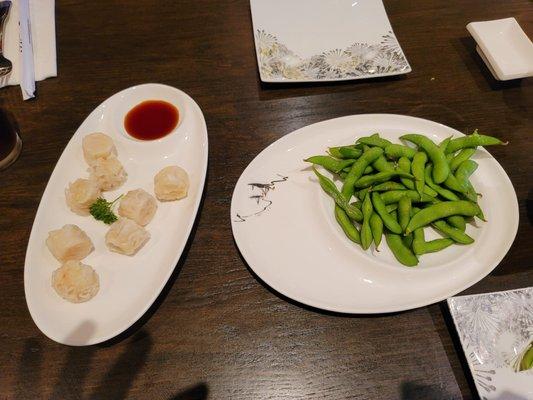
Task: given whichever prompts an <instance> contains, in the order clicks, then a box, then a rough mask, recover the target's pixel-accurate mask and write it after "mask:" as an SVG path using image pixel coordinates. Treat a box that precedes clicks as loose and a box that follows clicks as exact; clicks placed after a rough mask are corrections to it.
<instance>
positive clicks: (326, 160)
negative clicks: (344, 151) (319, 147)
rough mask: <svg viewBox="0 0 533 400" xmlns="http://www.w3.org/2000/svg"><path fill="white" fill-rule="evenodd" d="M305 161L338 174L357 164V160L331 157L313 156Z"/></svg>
mask: <svg viewBox="0 0 533 400" xmlns="http://www.w3.org/2000/svg"><path fill="white" fill-rule="evenodd" d="M304 161H305V162H309V163H312V164H315V165H320V166H322V167H324V168H326V169H327V170H328V171H331V172H334V173H336V174H338V173H339V172H341V171H342V170H343V169H344V168H345V167H348V166H350V165H352V164H353V163H354V162H355V160H338V159H336V158H333V157H331V156H313V157H309V158H306V159H305V160H304Z"/></svg>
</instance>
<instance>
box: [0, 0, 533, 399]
mask: <svg viewBox="0 0 533 400" xmlns="http://www.w3.org/2000/svg"><path fill="white" fill-rule="evenodd" d="M385 5H386V8H387V12H388V14H389V17H390V20H391V23H392V25H393V28H394V30H395V32H396V35H397V37H398V39H399V41H400V43H401V45H402V47H403V50H404V52H405V54H406V56H407V58H408V59H409V62H410V64H411V66H412V68H413V72H411V73H410V74H408V75H406V76H402V77H396V78H385V79H372V80H366V81H359V82H346V83H338V84H317V85H307V84H306V85H280V86H277V85H263V84H261V83H260V81H259V78H258V73H257V66H256V59H255V53H254V44H253V37H252V26H251V20H250V9H249V2H248V1H247V0H227V1H207V0H188V1H185V0H182V1H171V0H159V1H157V0H136V1H111V0H109V1H103V0H102V1H85V0H59V1H57V5H56V23H57V45H58V46H57V48H58V68H59V76H58V77H57V78H55V79H49V80H47V81H43V82H39V83H38V96H37V98H36V99H35V100H32V101H28V102H23V101H22V99H21V94H20V90H19V88H18V87H11V88H7V89H2V90H1V91H0V106H2V107H5V108H7V109H9V110H11V111H12V112H13V113H14V114H15V116H16V118H17V119H18V121H19V124H20V127H21V132H22V137H23V140H24V150H23V153H22V155H21V157H20V159H19V160H18V161H17V162H16V163H15V164H14V165H13V166H12V167H11V168H9V169H8V170H6V171H2V172H1V173H0V232H1V242H0V303H1V311H0V399H41V398H43V399H80V398H81V399H120V398H126V397H127V398H132V399H148V398H150V399H165V400H166V399H181V400H182V399H205V398H209V399H323V398H328V399H343V398H354V399H472V398H474V399H475V398H477V394H476V391H475V388H474V386H473V381H472V377H471V375H470V372H469V370H468V367H467V365H466V364H465V360H464V356H463V354H462V352H461V349H460V346H459V345H458V340H457V336H456V333H455V330H454V328H453V324H452V323H451V322H450V316H449V312H448V309H447V306H446V303H445V302H441V303H439V304H434V305H431V306H428V307H422V308H419V309H416V310H411V311H407V312H402V313H397V314H393V315H377V316H372V317H368V316H364V315H354V316H348V315H336V314H333V313H326V312H321V311H319V310H314V309H310V308H308V307H304V306H301V305H299V304H297V303H295V302H293V301H289V300H287V299H285V298H283V297H282V296H280V295H278V294H276V293H275V292H274V291H272V290H271V289H269V288H268V287H266V286H265V285H264V284H262V283H261V282H259V281H258V280H257V279H256V278H255V277H254V276H252V274H251V273H250V270H249V269H248V267H247V265H246V263H245V262H244V261H243V259H242V257H241V256H240V254H239V252H238V250H237V248H236V245H235V243H234V241H233V237H232V233H231V227H230V220H229V209H230V199H231V194H232V190H233V187H234V185H235V183H236V181H237V179H238V177H239V175H240V173H241V171H242V170H243V169H244V168H245V167H246V165H247V164H248V163H249V162H250V161H251V160H252V158H253V157H254V156H255V155H256V154H257V153H259V152H260V151H261V150H262V149H263V148H264V147H265V146H267V145H269V144H270V143H272V142H273V141H275V140H276V139H278V138H280V137H282V136H283V135H286V134H288V133H290V132H291V131H293V130H295V129H297V128H300V127H303V126H305V125H308V124H312V123H314V122H318V121H322V120H325V119H329V118H334V117H339V116H344V115H350V114H359V113H398V114H407V115H413V116H417V117H423V118H428V119H431V120H434V121H438V122H441V123H443V124H447V125H449V126H452V127H454V128H456V129H458V130H460V131H462V132H469V131H471V130H472V129H473V128H479V129H480V130H481V131H483V132H487V133H490V134H494V135H496V136H499V137H502V138H505V139H507V140H509V141H510V142H511V144H510V146H508V147H497V148H491V150H490V151H491V153H492V154H493V155H494V156H495V157H496V159H497V160H498V161H499V162H500V163H501V165H502V166H503V167H504V168H505V170H506V171H507V173H508V175H509V177H510V178H511V181H512V182H513V185H514V187H515V190H516V193H517V196H518V200H519V207H520V227H519V229H518V235H517V237H516V240H515V242H514V244H513V246H512V248H511V250H510V251H509V253H508V254H507V256H506V257H505V258H504V260H503V261H502V262H501V263H500V265H499V266H498V267H497V268H496V269H495V270H494V271H493V272H492V273H491V274H489V276H487V277H486V278H484V279H483V280H482V281H481V282H479V283H477V284H476V285H474V286H473V287H471V288H470V289H468V290H466V291H465V293H482V292H488V291H494V290H505V289H513V288H520V287H524V286H531V285H533V270H532V268H531V267H532V264H533V261H532V260H533V242H532V240H531V238H532V237H533V229H532V213H533V205H532V202H533V191H532V185H531V182H532V179H531V178H532V165H533V155H532V153H533V142H532V138H533V136H532V128H533V124H532V110H533V90H532V88H533V85H532V81H531V80H522V81H516V82H506V83H503V82H497V81H495V80H494V79H493V78H492V77H491V76H490V73H489V72H488V70H487V69H486V67H485V66H484V65H483V63H482V62H481V60H480V58H479V56H478V55H477V54H476V52H475V44H474V41H473V40H472V39H471V37H470V36H469V35H468V33H467V31H466V28H465V26H466V24H467V23H468V22H470V21H476V20H488V19H496V18H503V17H510V16H514V17H516V18H517V19H518V21H519V22H520V23H521V25H522V26H523V27H524V29H525V30H526V32H527V33H528V34H529V36H530V37H533V26H532V25H533V24H532V22H533V12H532V11H533V10H532V8H533V7H532V4H531V2H530V1H528V0H506V1H502V0H497V1H496V0H491V1H487V0H471V1H464V0H426V1H419V2H414V1H407V0H402V1H400V0H397V1H386V4H385ZM144 82H161V83H165V84H168V85H172V86H176V87H178V88H180V89H182V90H184V91H186V92H187V93H189V94H190V95H191V96H192V97H193V98H194V99H195V100H196V101H197V102H198V104H199V105H200V107H201V108H202V110H203V112H204V114H205V117H206V120H207V126H208V130H209V142H210V143H209V147H210V154H209V171H208V179H207V183H206V185H205V190H204V198H203V204H202V207H201V211H200V212H199V214H198V217H197V220H196V224H195V228H194V230H193V232H192V234H191V237H190V240H189V242H188V245H187V248H186V251H185V252H184V253H183V256H182V257H181V260H180V261H179V263H178V265H177V267H176V270H175V273H174V275H173V276H172V279H171V280H170V282H169V284H168V285H167V287H166V288H165V290H164V292H163V294H162V295H161V296H160V298H159V299H158V300H157V302H156V304H155V305H154V306H153V307H152V308H151V309H150V311H149V312H148V313H147V315H145V316H144V317H143V319H142V320H141V322H140V323H139V324H137V325H136V326H135V327H134V328H133V329H131V330H129V331H128V332H127V333H126V334H124V335H122V336H121V337H119V338H117V339H115V340H113V341H111V342H109V343H106V344H103V345H97V346H92V347H85V348H74V347H67V346H64V345H60V344H57V343H55V342H53V341H51V340H49V339H47V338H46V337H45V336H44V335H43V334H42V333H41V332H40V331H39V330H38V329H37V327H36V326H35V324H34V323H33V321H32V319H31V317H30V315H29V313H28V310H27V307H26V302H25V298H24V287H23V268H24V255H25V250H26V244H27V241H28V237H29V234H30V230H31V226H32V222H33V218H34V216H35V212H36V210H37V206H38V204H39V200H40V197H41V195H42V193H43V190H44V188H45V185H46V182H47V180H48V178H49V176H50V173H51V172H52V169H53V168H54V165H55V162H56V160H57V159H58V157H59V155H60V154H61V152H62V150H63V148H64V147H65V145H66V144H67V142H68V140H69V139H70V137H71V135H72V134H73V133H74V131H75V130H76V129H77V127H78V125H79V124H80V123H81V122H82V121H83V119H84V118H85V117H86V116H87V115H88V114H89V112H90V111H91V110H92V109H93V108H94V107H95V106H97V105H98V104H99V103H100V102H102V101H103V100H105V99H106V98H107V97H109V96H110V95H112V94H113V93H115V92H117V91H120V90H122V89H124V88H126V87H129V86H132V85H135V84H139V83H144ZM494 206H495V207H497V206H498V205H497V204H496V205H494ZM465 268H468V265H465Z"/></svg>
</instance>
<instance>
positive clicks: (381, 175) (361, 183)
mask: <svg viewBox="0 0 533 400" xmlns="http://www.w3.org/2000/svg"><path fill="white" fill-rule="evenodd" d="M396 176H401V177H404V178H410V177H411V178H412V177H413V175H411V174H407V173H405V172H403V171H385V172H378V173H377V174H374V175H366V176H363V177H361V178H359V180H357V182H355V183H354V187H356V188H365V187H369V186H372V185H374V184H376V183H382V182H386V181H389V180H391V179H392V178H394V177H396Z"/></svg>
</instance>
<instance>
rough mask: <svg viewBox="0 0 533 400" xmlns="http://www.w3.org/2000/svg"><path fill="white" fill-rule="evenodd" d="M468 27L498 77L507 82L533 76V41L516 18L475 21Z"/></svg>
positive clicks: (486, 61)
mask: <svg viewBox="0 0 533 400" xmlns="http://www.w3.org/2000/svg"><path fill="white" fill-rule="evenodd" d="M466 29H467V30H468V32H470V34H471V35H472V37H473V38H474V40H475V41H476V43H477V47H476V50H477V52H478V54H479V55H480V56H481V58H482V59H483V61H484V62H485V64H486V65H487V67H488V68H489V69H490V71H491V73H492V74H493V75H494V77H495V78H496V79H498V80H500V81H507V80H510V79H519V78H526V77H529V76H533V43H531V40H529V38H528V37H527V35H526V34H525V32H524V31H523V30H522V28H521V27H520V25H519V24H518V22H517V21H516V19H514V18H504V19H496V20H493V21H483V22H471V23H469V24H468V25H467V26H466Z"/></svg>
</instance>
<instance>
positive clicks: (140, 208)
mask: <svg viewBox="0 0 533 400" xmlns="http://www.w3.org/2000/svg"><path fill="white" fill-rule="evenodd" d="M156 210H157V202H156V200H155V198H154V196H152V195H151V194H149V193H148V192H146V191H145V190H142V189H136V190H130V191H129V192H128V193H126V195H125V196H124V197H123V198H122V200H120V206H119V208H118V213H119V214H120V215H121V216H122V217H126V218H129V219H132V220H134V221H135V222H137V223H138V224H139V225H142V226H145V225H147V224H148V223H149V222H150V221H151V220H152V218H153V217H154V215H155V212H156Z"/></svg>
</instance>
